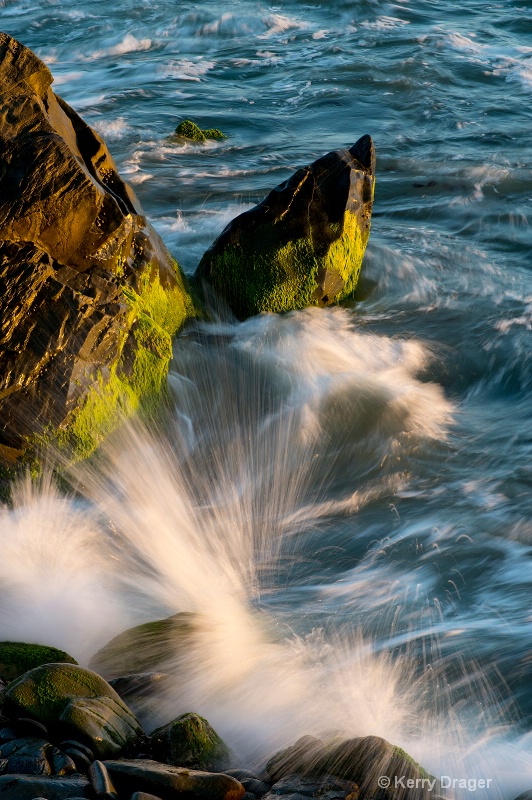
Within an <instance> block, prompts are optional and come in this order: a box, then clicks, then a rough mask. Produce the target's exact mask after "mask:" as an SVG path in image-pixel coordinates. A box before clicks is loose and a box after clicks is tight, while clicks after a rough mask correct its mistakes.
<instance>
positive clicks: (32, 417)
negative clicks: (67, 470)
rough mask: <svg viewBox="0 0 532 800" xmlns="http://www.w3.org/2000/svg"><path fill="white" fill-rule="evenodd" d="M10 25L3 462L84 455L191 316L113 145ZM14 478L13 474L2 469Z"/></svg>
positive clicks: (3, 88) (161, 379)
mask: <svg viewBox="0 0 532 800" xmlns="http://www.w3.org/2000/svg"><path fill="white" fill-rule="evenodd" d="M52 80H53V78H52V75H51V73H50V71H49V69H48V67H47V66H46V65H45V64H44V63H43V62H42V61H41V60H40V59H39V58H37V56H36V55H35V54H34V53H33V52H32V51H31V50H29V49H28V48H27V47H24V46H23V45H22V44H20V43H19V42H17V41H16V40H15V39H13V38H12V37H11V36H8V35H7V34H4V33H0V152H1V153H2V161H1V165H0V417H1V419H2V426H1V428H0V465H2V464H3V465H4V467H7V468H10V466H12V465H14V464H16V463H18V462H19V461H20V459H21V458H23V457H24V455H25V454H27V452H28V450H31V449H32V448H35V447H36V446H37V445H39V444H41V445H42V444H43V443H47V442H50V441H51V442H53V443H54V444H58V443H59V444H61V445H64V446H66V447H67V448H69V450H70V451H72V453H73V454H74V456H75V457H83V456H86V455H88V454H89V453H90V452H91V451H92V450H93V449H94V448H95V447H96V446H97V445H98V444H99V442H100V441H101V440H102V439H103V438H104V437H105V436H106V435H107V434H108V433H109V432H110V431H111V430H112V429H113V428H114V427H116V426H117V425H118V424H119V421H120V420H121V419H122V418H123V417H124V416H128V415H131V414H132V413H133V412H135V411H136V410H137V409H138V408H139V407H140V406H141V405H142V404H143V403H146V402H147V403H151V401H152V400H153V399H154V398H155V397H157V396H158V395H159V393H160V391H161V388H162V387H163V386H164V384H165V377H166V373H167V369H168V364H169V361H170V357H171V339H172V336H173V335H174V334H175V333H176V332H177V331H178V330H179V328H180V327H181V326H182V325H183V323H184V321H185V320H186V318H187V317H188V316H190V315H192V314H193V313H194V308H193V302H192V300H191V298H190V295H189V293H188V291H187V288H186V285H185V281H184V278H183V275H182V274H181V271H180V269H179V267H178V265H177V264H176V262H175V261H174V260H173V259H172V257H171V256H170V254H169V253H168V251H167V250H166V248H165V247H164V245H163V243H162V241H161V239H160V237H159V236H158V235H157V234H156V233H155V231H154V230H153V229H152V228H151V226H150V225H149V224H148V222H147V220H146V218H145V217H144V215H143V212H142V209H141V207H140V203H139V201H138V199H137V197H136V196H135V194H134V192H133V190H132V189H131V187H130V186H128V185H127V183H125V182H124V181H123V180H122V178H121V177H120V176H119V174H118V172H117V169H116V166H115V164H114V162H113V159H112V158H111V156H110V154H109V152H108V150H107V148H106V146H105V144H104V142H103V141H102V139H101V138H100V137H99V136H98V134H96V133H95V132H94V131H93V130H92V129H91V128H90V127H89V126H88V125H87V124H86V123H85V122H84V121H83V120H82V119H81V118H80V117H79V116H78V115H77V114H76V112H75V111H74V110H73V109H72V108H70V106H68V105H67V103H65V102H64V100H62V99H61V98H60V97H58V96H57V95H55V94H54V92H53V91H52V89H51V83H52ZM4 477H5V476H4Z"/></svg>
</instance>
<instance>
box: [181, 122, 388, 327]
mask: <svg viewBox="0 0 532 800" xmlns="http://www.w3.org/2000/svg"><path fill="white" fill-rule="evenodd" d="M374 185H375V151H374V148H373V142H372V140H371V137H370V136H367V135H366V136H363V137H362V138H361V139H359V140H358V142H357V143H356V144H355V145H353V147H351V149H350V150H338V151H336V152H332V153H328V154H327V155H325V156H323V157H322V158H319V159H318V160H317V161H315V162H314V163H313V164H311V165H310V166H307V167H303V168H302V169H299V170H298V171H297V172H296V173H295V174H294V175H293V176H292V177H291V178H289V179H288V180H287V181H285V183H282V184H281V185H280V186H277V187H276V188H275V189H274V190H273V191H271V192H270V194H269V195H268V196H267V197H266V198H265V199H264V200H263V201H262V202H261V203H259V204H258V205H257V206H255V207H254V208H252V209H250V210H249V211H246V212H244V213H243V214H241V215H240V216H239V217H236V219H234V220H233V221H232V222H230V223H229V225H228V226H227V227H226V228H225V230H224V231H223V232H222V233H221V234H220V236H219V237H218V239H216V241H215V242H214V243H213V244H212V245H211V247H210V248H209V250H207V252H206V253H205V255H204V256H203V258H202V259H201V261H200V264H199V266H198V269H197V271H196V275H195V277H194V279H195V281H196V283H197V285H198V288H199V289H200V290H201V288H202V286H203V284H205V283H206V284H208V285H210V286H211V287H212V288H213V289H214V292H215V294H217V295H219V296H220V297H222V298H223V299H224V300H225V301H226V302H227V304H228V305H229V307H230V308H231V310H232V311H233V312H234V313H235V314H236V316H237V317H239V318H240V319H245V318H246V317H249V316H252V315H253V314H258V313H260V312H261V311H290V310H292V309H295V308H304V307H305V306H310V305H318V306H325V305H330V304H331V303H337V302H338V301H340V300H342V299H343V298H346V297H348V296H349V295H351V294H352V293H353V291H354V289H355V287H356V285H357V281H358V277H359V274H360V268H361V265H362V257H363V255H364V250H365V248H366V244H367V241H368V237H369V230H370V221H371V211H372V205H373V191H374Z"/></svg>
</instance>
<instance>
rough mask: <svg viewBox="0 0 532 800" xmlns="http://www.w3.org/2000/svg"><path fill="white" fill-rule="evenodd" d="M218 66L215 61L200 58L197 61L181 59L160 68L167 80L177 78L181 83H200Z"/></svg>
mask: <svg viewBox="0 0 532 800" xmlns="http://www.w3.org/2000/svg"><path fill="white" fill-rule="evenodd" d="M215 66H216V62H215V61H209V60H205V59H203V58H199V59H198V60H197V61H192V60H191V59H186V58H185V59H181V60H174V61H170V62H169V63H168V64H165V65H164V67H161V68H160V72H161V74H162V75H163V76H164V77H165V78H177V79H178V80H181V81H194V82H196V83H199V82H200V81H201V79H202V78H203V76H204V75H206V74H207V73H208V72H209V71H210V70H211V69H214V67H215Z"/></svg>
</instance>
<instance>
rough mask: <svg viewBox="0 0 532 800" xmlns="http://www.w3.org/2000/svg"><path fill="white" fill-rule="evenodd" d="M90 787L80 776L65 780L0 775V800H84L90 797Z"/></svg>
mask: <svg viewBox="0 0 532 800" xmlns="http://www.w3.org/2000/svg"><path fill="white" fill-rule="evenodd" d="M90 796H91V795H90V785H89V782H88V780H87V779H86V778H84V777H82V776H81V775H72V776H69V777H67V778H64V777H58V776H52V777H45V776H34V775H1V776H0V797H1V798H2V800H34V798H36V797H44V798H46V800H71V798H74V797H76V798H79V800H85V798H88V797H90Z"/></svg>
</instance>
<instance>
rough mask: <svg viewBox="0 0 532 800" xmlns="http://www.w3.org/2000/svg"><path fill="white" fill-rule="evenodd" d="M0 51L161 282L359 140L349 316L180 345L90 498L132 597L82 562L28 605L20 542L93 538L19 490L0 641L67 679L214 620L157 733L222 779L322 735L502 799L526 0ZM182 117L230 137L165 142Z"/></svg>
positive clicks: (275, 8) (81, 11)
mask: <svg viewBox="0 0 532 800" xmlns="http://www.w3.org/2000/svg"><path fill="white" fill-rule="evenodd" d="M0 27H1V29H3V30H5V31H6V32H8V33H10V34H11V35H13V36H15V37H16V38H17V39H19V40H20V41H21V42H23V43H24V44H26V45H28V46H29V47H30V48H32V49H33V50H35V52H36V53H37V54H38V55H39V56H40V57H41V58H43V59H44V61H45V62H46V63H47V64H48V65H49V67H50V69H51V70H52V72H53V75H54V77H55V83H54V88H55V91H56V92H57V93H59V94H60V95H61V96H62V97H63V98H64V99H65V100H66V101H67V102H68V103H69V104H70V105H71V106H72V107H73V108H74V109H75V110H76V111H78V113H80V114H81V115H82V116H83V117H84V119H85V120H86V121H87V122H88V123H89V124H91V125H92V126H94V128H95V129H96V130H97V131H98V132H99V133H100V134H101V135H102V136H103V137H104V138H105V140H106V142H107V144H108V146H109V148H110V150H111V153H112V155H113V157H114V158H115V160H116V163H117V166H118V169H119V171H120V172H121V174H122V175H123V176H124V177H125V178H126V179H127V180H128V181H129V182H130V183H131V184H132V185H133V187H134V189H135V191H136V192H137V194H138V196H139V198H140V201H141V203H142V205H143V208H144V210H145V212H146V215H147V216H148V218H149V219H150V220H151V222H152V223H153V225H154V226H155V228H156V229H157V230H158V231H159V233H160V234H161V236H162V237H163V239H164V241H165V243H166V245H167V246H168V247H169V249H170V250H171V252H172V253H173V255H174V256H175V257H176V258H177V260H178V261H179V262H180V264H181V265H182V267H183V268H184V270H185V271H186V272H188V273H192V272H193V271H194V269H195V267H196V266H197V263H198V261H199V259H200V258H201V255H202V254H203V252H204V251H205V249H206V248H207V247H208V246H209V245H210V243H211V242H212V241H213V239H214V238H215V237H216V236H217V235H218V233H220V232H221V230H222V229H223V228H224V226H225V225H226V224H227V222H228V221H229V220H230V219H232V218H233V217H234V216H236V215H237V214H239V213H241V212H242V211H244V210H245V209H247V208H249V207H250V206H251V205H252V204H254V203H256V202H258V201H260V200H261V199H262V198H263V197H264V196H265V195H266V194H267V192H268V191H269V190H270V189H271V188H273V187H274V186H275V185H277V184H278V183H280V182H281V181H283V180H285V179H286V178H287V177H289V176H290V175H291V173H292V172H293V171H294V170H295V169H296V168H297V167H299V166H302V165H304V164H307V163H310V162H311V161H313V160H314V159H316V158H317V157H319V156H320V155H322V154H323V153H325V152H327V151H329V150H334V149H337V148H341V147H346V146H350V145H351V144H353V143H354V142H355V141H356V140H357V139H358V138H359V137H360V136H361V135H363V134H365V133H370V134H371V135H372V137H373V138H374V141H375V147H376V151H377V186H376V193H375V205H374V212H373V222H372V232H371V237H370V241H369V245H368V249H367V253H366V257H365V264H364V271H363V292H362V294H361V298H360V299H359V300H358V301H357V302H351V303H347V304H346V305H345V306H344V307H342V308H332V309H310V310H308V311H301V312H295V313H292V314H289V315H286V316H283V317H274V316H268V315H266V316H261V317H258V318H255V319H252V320H248V321H247V322H245V323H236V322H233V321H231V320H225V319H224V320H220V321H219V322H217V323H211V324H210V325H205V324H203V325H196V326H192V327H191V328H189V329H187V330H186V331H185V333H184V334H183V336H182V337H181V338H180V339H179V340H178V341H177V342H176V345H175V360H174V363H173V366H172V374H171V377H170V384H171V388H172V391H173V393H174V404H175V408H174V416H173V419H172V421H171V422H169V423H168V426H167V429H166V430H163V431H160V432H159V433H158V434H157V435H156V437H155V439H156V441H152V440H150V442H149V443H148V444H147V443H146V442H144V441H143V440H139V439H137V438H136V437H137V436H138V435H139V434H138V430H137V429H135V425H134V426H133V429H132V430H131V432H130V435H129V438H128V437H127V436H126V438H125V439H124V440H123V441H122V443H121V444H120V445H117V446H116V447H117V449H116V450H115V451H114V455H113V457H112V458H113V459H114V460H113V462H112V468H110V469H109V470H108V472H102V474H101V475H99V476H98V475H97V476H93V477H92V478H91V481H92V484H91V485H92V486H93V490H92V494H90V492H88V495H90V498H91V504H92V506H93V507H96V508H97V509H98V513H100V515H101V516H102V518H105V519H106V520H111V521H112V525H114V527H115V528H116V529H118V530H120V531H122V534H123V537H124V541H125V542H126V544H123V547H124V548H125V550H126V551H127V550H128V548H129V552H128V553H126V555H124V552H122V555H121V558H122V559H123V562H121V563H122V565H123V564H125V563H126V562H127V564H128V565H129V566H128V567H127V569H130V570H131V575H133V577H132V578H131V580H130V586H129V591H130V592H134V591H135V586H134V584H135V580H136V579H135V577H134V576H135V575H139V574H140V573H136V572H135V568H134V566H132V563H133V562H135V558H136V557H137V556H138V558H140V556H139V555H138V554H139V553H141V554H143V555H142V557H143V558H144V559H147V560H148V561H149V562H150V563H151V569H152V573H151V574H152V577H153V575H155V576H158V577H157V579H155V578H153V580H152V583H151V584H149V582H148V583H142V581H143V580H144V578H143V579H142V581H141V578H140V577H138V581H139V583H138V585H137V587H136V588H137V590H138V592H139V593H140V594H142V596H143V597H144V602H143V603H141V602H138V603H137V604H132V605H131V607H129V606H128V607H125V606H124V605H123V604H122V605H121V604H120V601H119V600H118V599H117V594H116V592H114V591H113V589H112V587H111V583H112V581H111V579H110V578H109V575H108V573H107V572H106V571H105V570H103V569H102V568H101V567H100V566H97V565H96V566H95V564H96V562H94V563H93V562H92V561H91V560H90V558H89V557H88V556H87V557H86V558H85V562H84V565H80V564H79V563H77V562H76V559H75V556H74V554H72V558H71V559H70V560H68V564H67V561H65V564H64V565H63V566H62V567H61V574H62V579H61V581H59V584H60V585H59V586H58V581H57V580H55V582H54V586H53V587H52V586H51V585H48V583H47V580H49V570H48V569H47V568H46V569H44V568H43V563H42V557H41V556H40V557H39V558H37V557H36V556H35V551H36V550H38V551H39V553H42V551H41V550H40V549H39V548H40V547H41V544H38V545H37V544H36V543H37V542H40V541H41V539H39V536H41V537H43V536H45V533H46V531H48V533H47V534H46V535H47V536H49V538H50V541H54V542H56V539H55V538H54V537H57V536H61V535H64V536H66V535H67V534H68V536H71V537H74V538H73V539H71V541H75V542H77V543H78V545H79V547H78V552H79V551H80V550H83V548H85V544H80V542H81V541H83V542H85V539H84V533H83V532H84V531H85V530H90V531H92V533H93V532H94V525H95V524H96V523H94V520H93V519H92V517H90V514H89V515H88V516H87V515H85V516H84V512H83V513H82V512H81V511H79V509H77V510H76V509H74V508H73V507H72V508H71V507H70V506H68V502H70V501H66V500H64V499H63V500H62V499H61V498H59V497H56V496H55V495H54V493H53V491H52V490H48V492H49V493H48V495H47V494H46V492H45V491H44V490H43V493H42V494H41V495H39V494H38V493H37V494H35V493H34V494H33V495H32V494H31V492H30V490H29V489H27V490H25V493H24V492H23V491H22V490H21V492H20V493H19V494H20V497H19V501H18V511H16V512H13V511H9V512H8V511H6V512H4V522H5V525H4V532H6V533H5V539H4V542H6V541H7V540H8V539H9V541H10V542H11V545H10V547H11V549H9V548H8V549H7V551H6V552H7V553H8V555H7V556H6V558H5V559H4V566H3V567H1V566H0V575H2V576H3V580H4V581H5V583H6V586H7V591H6V598H8V599H6V600H5V604H7V605H6V608H7V607H9V609H10V611H9V613H7V611H6V610H5V609H4V611H5V613H4V615H3V621H2V622H1V623H0V633H1V634H2V636H3V637H4V638H25V637H26V638H28V637H33V638H34V639H36V638H39V637H40V639H46V640H47V643H49V644H58V645H60V646H62V647H64V648H65V649H70V650H73V651H75V652H74V654H75V655H79V657H80V658H81V659H82V660H83V659H88V657H89V656H90V654H91V648H92V651H93V650H94V649H96V647H97V646H99V645H101V644H103V643H104V642H105V641H106V639H108V638H109V636H110V635H113V634H114V633H116V632H118V630H120V627H121V626H122V627H125V626H126V622H127V623H129V624H134V623H135V622H138V621H141V620H145V619H149V618H150V614H151V618H153V617H154V616H157V615H159V616H162V615H164V614H163V612H165V613H175V612H176V611H182V610H203V611H209V610H211V611H212V609H214V608H216V610H217V613H218V612H219V614H220V618H221V619H222V618H223V619H222V621H221V622H220V625H222V628H223V625H225V626H226V627H225V628H223V630H224V634H223V640H224V643H225V645H226V646H225V647H224V646H223V644H222V642H219V651H217V652H218V658H219V662H217V661H216V658H215V657H214V656H212V654H211V656H212V658H211V657H210V656H209V658H211V660H209V658H207V657H206V658H205V661H204V663H203V666H204V667H205V671H206V673H207V674H206V675H203V674H200V673H201V670H202V667H201V665H196V667H195V668H194V675H193V676H192V678H190V680H189V684H188V692H189V694H188V695H187V697H186V699H185V700H184V701H182V702H183V703H184V705H187V707H186V708H181V707H180V708H178V709H177V711H179V710H189V708H188V705H191V704H192V699H193V700H194V703H195V709H194V710H201V711H204V712H205V713H206V714H207V715H208V716H209V718H210V719H211V720H214V722H215V723H216V725H217V727H218V728H219V729H221V732H222V733H223V734H225V735H226V736H227V737H229V738H230V739H231V741H232V742H233V744H234V745H235V747H236V748H237V750H238V747H240V748H241V751H242V752H244V753H247V752H248V751H249V758H252V757H253V758H255V757H258V756H257V753H259V755H260V753H263V752H264V751H267V750H268V747H269V748H270V749H272V748H273V743H281V744H283V743H286V742H290V741H293V740H294V739H295V738H296V736H297V735H302V734H304V733H308V732H317V731H318V730H319V728H320V724H323V726H325V727H328V728H335V727H339V728H342V729H345V730H346V731H348V732H349V733H350V734H351V735H364V734H368V733H376V734H378V735H382V736H385V737H387V738H389V739H391V740H393V741H398V742H400V743H401V744H404V745H405V746H406V747H407V748H408V749H409V750H410V751H411V752H413V753H414V755H415V756H416V757H418V758H419V759H420V760H422V761H423V763H424V764H425V765H426V766H428V768H429V769H431V770H432V771H433V772H434V774H437V775H440V774H445V775H451V776H454V777H458V778H460V777H463V776H464V775H465V776H466V777H476V778H491V779H492V780H493V783H492V785H491V788H490V789H489V790H488V791H487V792H483V791H480V790H479V791H478V792H477V793H476V794H477V796H482V797H484V796H487V797H504V798H508V800H511V798H512V797H514V796H515V795H516V794H518V793H519V791H523V790H525V789H531V788H532V678H531V674H532V604H531V593H532V570H531V567H532V564H531V562H532V471H531V460H532V425H531V412H532V348H531V339H532V334H531V331H532V260H531V249H532V234H531V228H530V217H531V214H532V200H531V193H532V171H531V161H532V5H531V3H530V2H529V0H515V1H514V0H501V2H490V1H489V0H482V2H481V1H480V0H465V2H463V3H459V4H456V3H453V2H451V0H423V1H422V0H398V1H397V2H386V1H385V0H357V1H355V0H334V2H329V3H326V2H317V0H307V1H306V2H294V1H293V0H286V2H282V3H279V4H277V5H269V4H268V2H263V1H262V0H233V2H232V3H231V4H223V3H220V2H218V0H199V2H170V1H169V0H164V1H163V0H116V2H114V3H103V2H98V1H97V0H80V2H64V1H63V0H37V1H36V0H0ZM186 118H190V119H193V120H194V121H195V122H197V123H198V124H199V125H200V126H201V127H202V128H208V127H218V128H220V129H221V130H222V131H223V132H224V133H226V134H227V136H228V138H227V139H226V140H225V141H223V142H209V143H207V144H202V145H193V144H184V143H183V142H182V141H175V140H172V139H171V138H170V137H171V134H172V132H173V131H174V129H175V127H176V125H177V124H178V123H179V122H180V121H181V120H183V119H186ZM176 443H178V444H176ZM132 473H134V475H133V476H132ZM135 481H136V483H135ZM89 483H90V481H89ZM94 486H97V489H94ZM65 503H66V504H67V506H68V508H66V510H65ZM54 504H55V505H54ZM58 504H59V505H60V506H61V510H60V512H59V511H57V508H58ZM61 504H63V505H61ZM54 509H55V510H54ZM69 509H70V510H69ZM91 513H92V512H91ZM77 514H81V517H79V516H76V515H77ZM87 514H88V512H87ZM25 515H26V516H25ZM28 515H29V517H28ZM47 515H48V518H47ZM54 515H56V516H54ZM89 517H90V519H89ZM27 519H30V520H31V525H28V523H27ZM198 519H201V526H200V529H197V524H198V523H197V520H198ZM25 520H26V521H25ZM50 520H51V521H50ZM80 520H81V521H80ZM98 524H100V523H98ZM46 525H48V527H46ZM32 526H33V527H32ZM91 526H92V527H91ZM195 526H196V527H195ZM29 529H31V531H32V533H31V537H30V539H28V538H27V537H28V536H29V534H28V530H29ZM43 531H44V532H43ZM73 531H74V532H73ZM92 533H91V535H92ZM52 534H53V535H52ZM17 537H18V538H17ZM25 537H26V538H25ZM76 537H78V538H79V537H81V539H79V541H78V539H76ZM209 537H211V538H209ZM17 542H18V544H17ZM17 547H20V550H17ZM59 549H61V548H59ZM3 550H5V544H4V545H3ZM20 552H23V553H25V554H26V556H25V557H24V558H22V559H21V558H20V557H19V556H20ZM83 552H84V553H85V550H83ZM10 553H11V555H10ZM131 553H135V554H136V555H135V556H133V555H131ZM65 558H66V556H65ZM69 558H70V557H69ZM115 558H118V556H115ZM10 559H11V561H10ZM128 559H129V560H128ZM15 563H16V565H17V566H16V570H14V568H13V565H14V564H15ZM73 565H74V566H73ZM91 565H92V566H91ZM107 566H108V564H107ZM91 569H93V572H92V573H91V572H90V570H91ZM106 569H107V567H106ZM124 569H125V568H124ZM127 569H125V571H127ZM120 571H122V572H123V571H124V570H123V569H122V567H121V568H120ZM15 572H16V577H14V575H15ZM89 573H90V575H92V577H90V580H89V578H87V575H89ZM82 575H83V576H85V577H80V576H82ZM106 576H107V577H106ZM69 581H70V582H69ZM87 581H88V582H87ZM91 581H92V582H91ZM109 581H111V583H110V582H109ZM148 584H149V585H148ZM141 585H142V590H141V589H139V586H141ZM30 586H31V587H33V588H31V589H30V588H29V587H30ZM35 586H40V587H41V590H40V592H39V593H37V592H36V590H35ZM43 586H44V587H45V589H44V590H43V589H42V587H43ZM46 587H48V588H46ZM95 587H96V588H95ZM9 592H11V595H12V599H11V600H9V597H8V596H11V595H9ZM65 596H67V597H68V602H66V603H65V601H64V597H65ZM95 597H97V599H95ZM87 598H90V601H89V600H88V599H87ZM207 598H208V602H207ZM10 603H11V605H10ZM47 604H48V605H47ZM43 608H44V609H45V611H43ZM74 612H75V613H74ZM213 613H214V612H213ZM69 614H70V615H71V616H69ZM258 617H260V618H261V619H262V618H263V617H265V618H266V617H267V619H268V620H269V622H268V625H267V626H266V628H268V626H269V628H268V630H271V629H272V627H273V628H274V629H276V630H278V633H277V634H276V636H277V638H275V636H274V637H273V638H274V639H275V644H272V643H271V642H270V641H269V639H268V636H267V634H266V633H264V630H263V628H262V627H260V626H259V627H260V632H257V630H255V628H254V627H253V626H254V623H253V620H254V619H255V618H258ZM57 619H59V620H60V622H61V624H60V625H56V626H55V627H54V624H53V620H57ZM44 620H45V621H44ZM261 624H262V623H261ZM279 631H284V632H283V633H279ZM268 635H269V634H268ZM264 637H266V638H264ZM51 640H52V641H51ZM275 648H281V649H275ZM229 654H231V656H230V657H229ZM220 674H223V680H222V679H221V678H220ZM235 687H236V689H235ZM302 687H306V688H305V690H304V691H303V688H302ZM301 692H302V694H301ZM320 692H324V694H323V698H322V699H321V700H319V699H318V696H319V695H320ZM180 702H181V701H180ZM174 715H175V714H174ZM258 730H260V734H259V733H258V732H257V731H258ZM265 731H267V732H268V735H265V733H264V732H265ZM270 734H271V735H270ZM243 740H245V741H243ZM250 742H252V743H253V746H250V747H249V748H248V750H246V747H245V746H244V745H245V744H249V743H250ZM255 745H256V746H255ZM442 770H443V771H442ZM451 794H454V795H456V794H457V793H456V792H455V793H451ZM464 794H465V795H468V794H470V792H467V791H465V793H464Z"/></svg>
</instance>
